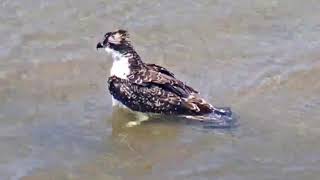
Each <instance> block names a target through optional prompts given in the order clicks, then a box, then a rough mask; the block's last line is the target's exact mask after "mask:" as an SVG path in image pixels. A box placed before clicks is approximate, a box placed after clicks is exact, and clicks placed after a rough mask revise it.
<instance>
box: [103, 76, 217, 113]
mask: <svg viewBox="0 0 320 180" xmlns="http://www.w3.org/2000/svg"><path fill="white" fill-rule="evenodd" d="M108 84H109V91H110V93H111V94H112V96H113V97H114V98H115V99H117V100H118V101H120V102H121V103H122V104H124V105H125V106H127V107H128V108H130V109H131V110H134V111H140V112H150V113H160V114H176V115H203V114H208V113H211V112H212V111H213V107H212V106H211V105H210V104H208V103H206V102H205V101H204V100H203V99H201V98H198V97H196V96H193V95H190V96H189V97H188V98H183V97H180V96H178V95H177V94H175V93H172V92H170V91H167V90H165V89H163V88H161V87H159V86H150V87H147V86H141V85H139V84H136V83H134V82H131V81H129V80H125V79H120V78H118V77H116V76H112V77H110V78H109V80H108Z"/></svg>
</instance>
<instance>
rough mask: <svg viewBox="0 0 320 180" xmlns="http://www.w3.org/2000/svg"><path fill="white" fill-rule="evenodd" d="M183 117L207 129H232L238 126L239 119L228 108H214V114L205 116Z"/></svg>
mask: <svg viewBox="0 0 320 180" xmlns="http://www.w3.org/2000/svg"><path fill="white" fill-rule="evenodd" d="M183 117H184V118H186V119H190V120H194V121H198V122H201V123H202V124H203V125H204V127H205V128H232V127H236V126H237V125H238V124H237V117H236V116H235V115H234V114H233V113H232V111H231V109H230V108H228V107H223V108H214V110H213V112H211V113H208V114H205V115H188V116H183Z"/></svg>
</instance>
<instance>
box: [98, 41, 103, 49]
mask: <svg viewBox="0 0 320 180" xmlns="http://www.w3.org/2000/svg"><path fill="white" fill-rule="evenodd" d="M103 47H104V46H103V44H102V43H101V42H99V43H98V44H97V46H96V48H97V50H98V49H99V48H103Z"/></svg>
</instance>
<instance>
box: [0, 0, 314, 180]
mask: <svg viewBox="0 0 320 180" xmlns="http://www.w3.org/2000/svg"><path fill="white" fill-rule="evenodd" d="M319 17H320V2H319V1H316V0H307V1H300V0H283V1H277V0H272V1H264V0H256V1H253V0H238V1H232V0H223V1H221V0H215V1H208V0H200V1H191V0H179V1H166V0H165V1H161V2H160V1H155V0H151V1H146V0H139V1H121V2H116V1H107V0H93V1H75V0H74V1H72V0H69V1H61V0H56V1H49V0H42V1H40V0H32V1H28V2H27V1H17V0H11V1H6V0H3V1H1V2H0V20H1V22H2V23H1V24H0V41H1V44H0V102H1V103H0V149H1V152H0V177H1V178H0V179H24V180H36V179H41V180H42V179H79V180H80V179H154V180H156V179H221V180H222V179H228V180H233V179H234V180H248V179H266V180H271V179H290V180H295V179H297V180H300V179H318V178H319V175H320V143H318V142H319V138H320V122H319V116H320V111H319V109H320V81H319V79H320V71H319V70H320V60H319V58H320V51H319V49H320V39H319V37H320V21H319ZM117 28H124V29H128V30H129V32H130V33H131V40H132V42H133V44H134V46H135V47H136V49H137V51H138V52H139V53H140V55H141V56H142V58H143V59H144V60H145V61H147V62H152V63H157V64H160V65H163V66H165V67H169V69H170V70H172V71H173V72H175V74H176V75H177V76H178V77H179V78H180V79H182V80H183V81H188V82H189V84H190V85H192V86H193V87H197V88H198V89H199V90H200V91H201V94H202V95H203V96H204V97H206V99H208V100H209V101H210V102H212V103H213V104H216V105H220V106H231V107H232V108H233V110H234V111H235V112H236V113H237V114H238V115H239V116H240V120H239V121H240V126H239V127H237V128H236V129H233V130H208V129H203V128H201V126H198V125H194V124H190V123H188V122H181V121H178V120H165V119H164V120H155V121H153V122H148V123H145V124H143V125H141V126H138V127H135V128H129V129H128V128H125V127H124V125H125V123H126V122H127V121H128V120H130V119H132V118H133V117H132V115H131V114H128V113H127V112H125V111H122V110H115V111H112V108H111V100H110V96H109V94H108V92H107V89H106V79H107V76H108V73H109V72H108V71H109V68H110V65H111V58H110V57H108V56H107V55H106V54H105V53H104V52H102V51H101V52H97V51H96V50H95V45H96V43H97V42H98V41H99V40H101V38H102V36H103V34H104V33H105V32H107V31H112V30H115V29H117Z"/></svg>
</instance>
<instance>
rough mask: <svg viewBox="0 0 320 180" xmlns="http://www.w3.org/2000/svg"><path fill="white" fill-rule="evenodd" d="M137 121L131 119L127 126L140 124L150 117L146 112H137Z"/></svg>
mask: <svg viewBox="0 0 320 180" xmlns="http://www.w3.org/2000/svg"><path fill="white" fill-rule="evenodd" d="M136 118H137V120H136V121H129V122H128V123H127V124H126V126H127V127H133V126H137V125H140V124H141V123H142V122H144V121H147V120H148V119H149V116H148V115H146V114H144V113H140V112H138V113H136Z"/></svg>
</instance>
